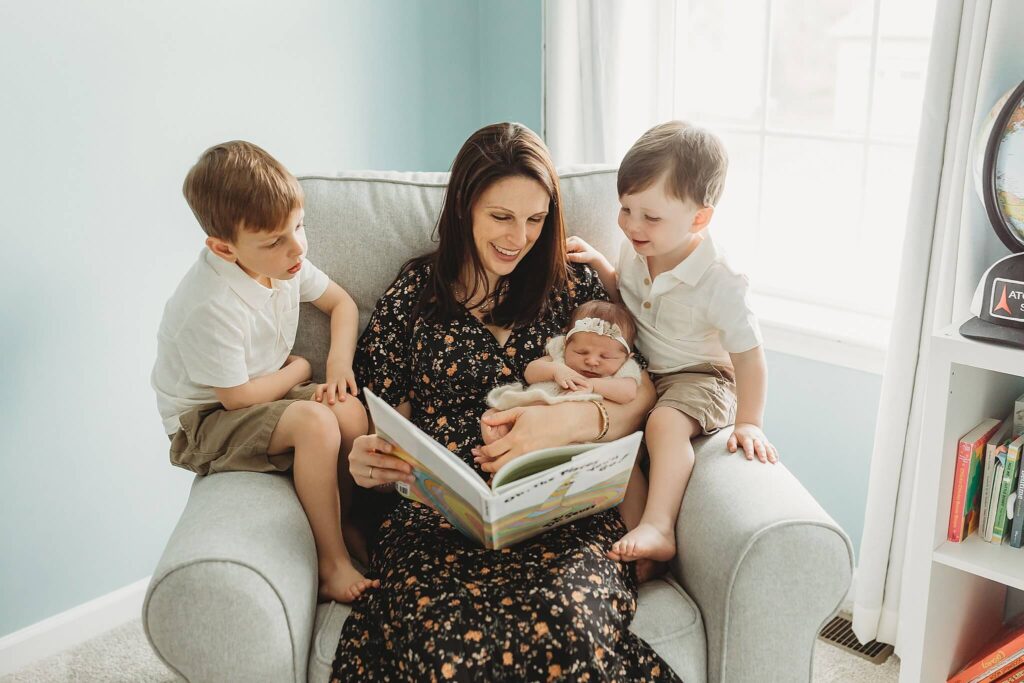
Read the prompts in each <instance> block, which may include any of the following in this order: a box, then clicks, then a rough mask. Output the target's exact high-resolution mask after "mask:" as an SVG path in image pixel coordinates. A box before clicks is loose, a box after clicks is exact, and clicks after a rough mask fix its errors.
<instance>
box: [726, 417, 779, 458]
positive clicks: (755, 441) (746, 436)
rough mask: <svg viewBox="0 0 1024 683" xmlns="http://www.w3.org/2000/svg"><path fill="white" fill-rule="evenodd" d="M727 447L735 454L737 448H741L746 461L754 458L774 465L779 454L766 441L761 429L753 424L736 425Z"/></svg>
mask: <svg viewBox="0 0 1024 683" xmlns="http://www.w3.org/2000/svg"><path fill="white" fill-rule="evenodd" d="M727 447H728V449H729V452H730V453H735V452H736V450H737V449H738V448H742V449H743V454H744V455H745V456H746V458H747V460H753V459H754V458H755V457H756V458H757V459H758V460H760V461H761V462H765V463H767V462H770V463H772V464H775V463H777V462H778V461H779V452H778V451H777V450H775V446H773V445H772V444H771V442H770V441H768V438H767V437H766V436H765V435H764V432H763V431H762V430H761V428H760V427H758V426H757V425H755V424H750V423H747V422H738V423H736V426H735V428H733V431H732V435H731V436H730V437H729V443H728V446H727Z"/></svg>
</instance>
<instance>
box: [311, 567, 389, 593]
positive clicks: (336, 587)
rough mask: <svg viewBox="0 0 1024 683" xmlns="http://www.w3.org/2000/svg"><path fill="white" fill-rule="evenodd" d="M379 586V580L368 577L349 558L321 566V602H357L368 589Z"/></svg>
mask: <svg viewBox="0 0 1024 683" xmlns="http://www.w3.org/2000/svg"><path fill="white" fill-rule="evenodd" d="M379 586H380V581H379V580H377V579H368V578H366V577H365V576H363V575H362V574H361V573H360V572H359V570H357V569H356V568H355V567H353V566H352V563H351V562H349V561H347V560H346V561H343V562H338V563H337V564H334V565H331V566H330V567H324V566H321V567H320V592H319V596H320V602H327V601H329V600H334V601H335V602H345V603H348V602H355V601H356V600H358V599H359V596H361V595H362V594H363V593H365V592H366V591H367V590H369V589H370V588H377V587H379Z"/></svg>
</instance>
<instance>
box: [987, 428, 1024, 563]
mask: <svg viewBox="0 0 1024 683" xmlns="http://www.w3.org/2000/svg"><path fill="white" fill-rule="evenodd" d="M1022 448H1024V436H1019V437H1017V438H1016V439H1014V440H1013V441H1011V442H1009V444H1008V445H1007V446H1006V469H1004V470H1003V480H1002V482H1000V485H999V499H998V502H999V505H998V508H997V509H996V520H995V524H994V525H993V527H992V542H993V543H1002V542H1003V540H1004V539H1005V538H1006V537H1007V536H1008V535H1009V533H1008V532H1009V530H1010V524H1009V522H1010V515H1012V514H1013V507H1012V506H1011V501H1012V500H1014V499H1015V497H1016V491H1017V479H1018V474H1019V471H1020V453H1021V449H1022Z"/></svg>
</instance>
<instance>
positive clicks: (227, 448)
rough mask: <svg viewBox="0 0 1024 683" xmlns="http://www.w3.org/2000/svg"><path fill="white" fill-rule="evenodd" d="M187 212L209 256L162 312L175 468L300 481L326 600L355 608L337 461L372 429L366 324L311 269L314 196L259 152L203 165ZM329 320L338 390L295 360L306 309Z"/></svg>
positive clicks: (165, 399) (235, 152)
mask: <svg viewBox="0 0 1024 683" xmlns="http://www.w3.org/2000/svg"><path fill="white" fill-rule="evenodd" d="M183 191H184V194H185V199H186V200H187V201H188V205H189V206H190V207H191V209H192V212H193V213H194V214H195V216H196V219H197V220H198V221H199V224H200V225H201V226H202V228H203V230H204V231H205V232H206V235H207V237H206V247H205V248H204V249H203V250H202V252H201V253H200V254H199V258H198V260H197V261H196V262H195V264H194V265H193V266H192V268H191V269H190V270H189V271H188V272H187V273H186V274H185V277H184V278H183V279H182V281H181V283H180V284H179V285H178V288H177V289H176V290H175V292H174V294H173V296H171V298H170V300H169V301H168V302H167V305H166V307H165V308H164V316H163V320H162V321H161V323H160V331H159V334H158V337H157V357H156V364H155V365H154V367H153V375H152V384H153V388H154V389H155V390H156V396H157V407H158V408H159V410H160V416H161V417H162V418H163V423H164V429H165V430H166V432H167V434H168V436H169V437H170V439H171V462H172V463H173V464H174V465H177V466H179V467H183V468H185V469H188V470H191V471H193V472H196V473H197V474H202V475H205V474H209V473H213V472H226V471H243V472H281V471H287V470H289V469H290V470H292V474H293V477H294V480H295V492H296V493H297V494H298V498H299V502H300V503H301V504H302V507H303V509H304V510H305V512H306V516H307V517H308V518H309V525H310V527H311V528H312V530H313V539H314V541H315V542H316V552H317V559H318V565H319V567H318V568H319V574H320V596H321V598H322V599H325V600H336V601H338V602H352V601H353V600H355V599H356V598H358V597H359V596H360V595H361V594H362V593H363V592H364V591H366V590H367V589H369V588H370V587H375V586H377V585H379V582H377V581H369V580H367V579H366V578H365V577H364V576H363V575H362V574H360V573H359V571H357V570H356V568H355V567H354V566H353V565H352V560H351V558H350V556H349V553H348V550H347V548H346V547H345V542H344V540H343V537H342V530H341V509H340V496H339V491H338V486H339V484H338V482H339V477H341V480H342V482H343V485H342V489H343V490H342V492H343V493H346V496H345V498H346V501H347V500H348V498H349V496H348V495H347V493H348V492H349V491H350V490H351V484H350V483H348V482H350V481H351V479H350V475H349V474H348V472H347V470H346V469H344V468H339V467H338V454H339V450H340V451H341V452H342V453H345V454H347V453H348V451H349V449H350V448H351V447H352V441H353V440H354V439H355V438H356V437H357V436H359V435H362V434H365V433H366V429H367V422H366V413H365V411H364V410H363V407H362V405H361V404H360V403H359V401H358V400H346V398H347V396H348V394H349V393H351V394H353V395H354V394H355V393H356V384H355V378H354V375H353V373H352V355H353V353H354V351H355V342H356V334H357V327H358V325H357V322H358V310H357V308H356V305H355V302H354V301H353V300H352V297H350V296H349V295H348V293H347V292H346V291H345V290H343V289H342V288H341V287H339V286H338V285H337V284H335V283H334V282H331V280H330V279H329V278H328V277H327V275H325V274H324V273H323V272H321V271H320V270H318V269H317V268H316V267H315V266H313V264H311V263H310V262H309V261H306V260H305V259H304V256H305V254H306V248H307V245H306V236H305V233H304V232H303V230H304V227H303V223H302V221H303V193H302V188H301V187H300V186H299V183H298V181H297V180H296V179H295V177H294V176H293V175H292V174H291V173H289V172H288V171H287V170H286V169H285V168H284V166H282V165H281V164H280V163H278V161H277V160H276V159H274V158H273V157H272V156H270V155H269V154H267V153H266V152H265V151H263V150H262V149H260V148H259V147H257V146H256V145H253V144H251V143H248V142H241V141H235V142H226V143H224V144H220V145H215V146H214V147H211V148H210V149H208V150H206V151H205V152H203V154H202V156H201V157H200V158H199V161H198V162H196V165H195V166H193V167H192V169H191V170H190V171H189V173H188V176H187V177H186V178H185V184H184V187H183ZM301 301H312V302H313V305H314V306H316V307H317V308H319V309H320V310H321V311H323V312H324V313H326V314H328V315H329V316H330V318H331V347H330V353H329V355H328V358H327V378H326V379H327V383H326V384H321V385H316V384H312V383H310V382H309V380H310V377H311V374H312V371H311V368H310V364H309V362H308V361H307V360H305V359H304V358H300V357H298V356H293V355H291V348H292V344H293V343H294V342H295V331H296V328H297V326H298V321H299V302H301Z"/></svg>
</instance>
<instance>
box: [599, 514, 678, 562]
mask: <svg viewBox="0 0 1024 683" xmlns="http://www.w3.org/2000/svg"><path fill="white" fill-rule="evenodd" d="M675 554H676V539H675V536H674V535H673V534H672V530H671V529H666V530H664V531H663V530H661V529H659V528H658V527H656V526H654V525H653V524H650V523H649V522H644V521H641V522H640V524H638V525H637V527H636V528H635V529H633V530H632V531H630V532H629V533H627V534H626V535H625V536H623V537H622V538H620V539H619V540H617V541H615V543H613V544H612V549H611V550H610V551H609V552H608V557H610V558H612V559H613V560H619V561H622V562H631V561H633V560H639V559H641V558H647V559H650V560H662V561H665V560H671V559H672V556H673V555H675Z"/></svg>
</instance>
